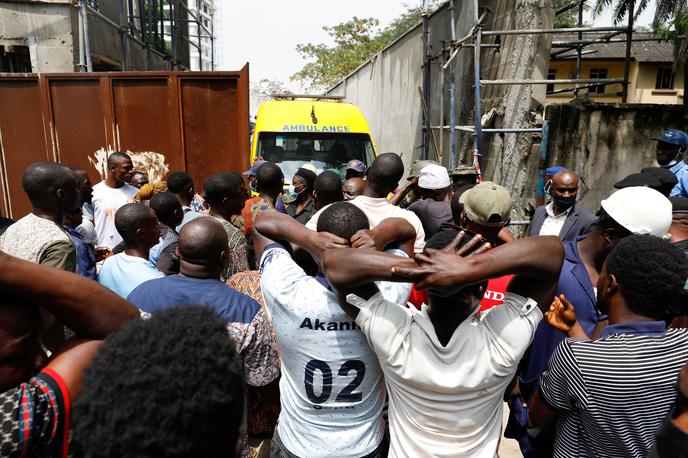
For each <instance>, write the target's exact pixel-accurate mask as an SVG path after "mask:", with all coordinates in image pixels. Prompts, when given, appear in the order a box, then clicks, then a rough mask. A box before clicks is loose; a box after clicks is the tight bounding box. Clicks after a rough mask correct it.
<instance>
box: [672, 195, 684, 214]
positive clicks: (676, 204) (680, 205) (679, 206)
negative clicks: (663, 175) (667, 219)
mask: <svg viewBox="0 0 688 458" xmlns="http://www.w3.org/2000/svg"><path fill="white" fill-rule="evenodd" d="M669 201H671V212H672V213H688V199H687V198H685V197H669Z"/></svg>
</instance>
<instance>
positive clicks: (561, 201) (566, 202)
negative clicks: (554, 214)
mask: <svg viewBox="0 0 688 458" xmlns="http://www.w3.org/2000/svg"><path fill="white" fill-rule="evenodd" d="M552 201H554V203H555V204H557V206H558V207H561V208H565V209H568V208H569V207H572V206H573V204H575V203H576V198H575V197H553V198H552Z"/></svg>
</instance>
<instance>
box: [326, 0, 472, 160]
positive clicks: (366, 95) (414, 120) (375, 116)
mask: <svg viewBox="0 0 688 458" xmlns="http://www.w3.org/2000/svg"><path fill="white" fill-rule="evenodd" d="M454 16H455V18H456V34H457V37H461V36H463V35H465V34H467V33H468V31H469V30H470V28H471V27H472V25H473V19H472V18H473V8H472V2H459V1H456V2H455V14H454ZM429 21H430V22H429V24H430V34H429V38H430V43H431V48H432V50H431V53H432V54H435V53H437V52H438V51H439V50H441V49H442V46H443V45H442V43H441V41H442V40H445V41H446V40H449V39H450V38H451V35H450V15H449V9H448V7H447V5H443V6H441V7H440V8H439V9H438V10H437V11H436V12H435V13H434V14H433V15H432V16H431V17H430V20H429ZM422 32H423V29H422V25H421V23H419V24H418V25H417V26H416V27H415V28H414V29H413V30H411V31H409V32H408V33H407V34H406V35H404V36H403V37H401V38H400V39H399V40H397V41H396V42H395V43H393V44H392V45H391V46H389V47H387V48H386V49H384V50H383V51H382V52H380V53H379V54H377V55H376V56H375V57H374V58H373V59H372V60H370V61H369V62H366V63H365V64H363V65H362V66H361V67H360V68H359V69H358V70H356V71H355V72H353V73H352V74H351V75H349V76H348V77H346V78H345V79H344V80H343V81H342V82H341V83H339V84H338V85H337V86H335V87H334V88H333V89H332V90H331V91H330V93H331V94H333V95H342V96H344V97H346V100H347V101H349V102H352V103H355V104H357V105H358V106H359V107H360V108H361V111H362V112H363V115H364V116H365V117H366V119H367V121H368V123H369V125H370V129H371V131H372V133H373V140H374V141H375V142H376V144H377V147H378V151H381V152H387V151H393V152H397V153H401V154H402V159H403V160H404V163H405V164H406V165H407V166H408V165H410V164H411V162H412V161H413V159H417V158H418V157H419V156H420V154H421V148H422V141H423V135H422V127H423V116H422V108H421V98H420V95H419V92H418V88H420V87H421V85H422V64H423V41H422V35H423V34H422ZM466 52H470V51H466V50H464V51H461V53H462V54H460V55H459V57H458V58H457V59H455V60H454V62H453V64H454V69H455V72H456V75H457V76H456V80H457V90H456V107H457V118H458V111H459V110H458V107H461V106H463V105H466V104H470V94H469V93H468V91H463V94H462V91H461V90H460V88H459V86H460V81H461V75H462V74H463V72H464V66H465V59H463V54H464V53H466ZM471 68H472V64H471ZM441 88H442V75H441V70H440V65H439V63H436V64H433V65H432V67H431V90H430V94H431V97H430V100H429V105H430V111H431V115H430V118H431V120H432V124H433V125H438V124H439V123H440V120H441V110H440V99H441V93H442V91H441ZM448 90H449V84H448V82H446V81H445V91H446V92H445V96H444V105H445V112H446V114H445V117H446V119H447V122H448V119H449V114H448V113H449V108H448V107H449V95H448ZM471 105H472V104H471ZM464 121H467V120H464ZM464 123H467V122H464ZM434 133H435V138H436V140H437V143H438V146H439V142H440V134H439V131H435V132H434ZM443 143H444V145H443V146H444V148H443V151H442V152H443V154H442V156H443V158H444V161H445V162H446V163H447V164H448V161H449V160H450V155H449V151H450V149H449V135H448V134H445V136H444V139H443ZM433 156H434V152H433V150H432V148H431V149H430V157H431V158H432V157H433Z"/></svg>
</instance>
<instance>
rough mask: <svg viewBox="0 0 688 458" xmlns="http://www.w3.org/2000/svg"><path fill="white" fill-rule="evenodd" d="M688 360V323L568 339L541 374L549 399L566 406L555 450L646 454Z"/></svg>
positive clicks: (562, 453) (624, 327) (558, 453)
mask: <svg viewBox="0 0 688 458" xmlns="http://www.w3.org/2000/svg"><path fill="white" fill-rule="evenodd" d="M687 360H688V329H669V330H666V327H665V323H664V322H663V321H651V322H643V323H623V324H617V325H612V326H607V327H606V328H604V329H603V330H602V334H601V338H600V339H598V340H593V341H590V340H570V339H567V340H565V341H563V342H562V343H561V344H559V346H558V347H557V349H556V350H555V351H554V354H553V355H552V359H551V360H550V363H549V368H548V370H547V371H546V372H545V373H544V374H543V375H542V378H541V380H540V394H541V398H542V400H543V401H544V403H545V404H546V405H549V406H550V407H552V408H554V409H556V410H558V411H559V413H560V415H559V418H558V420H557V437H556V441H555V444H554V456H555V457H569V456H590V457H609V458H612V457H614V458H615V457H621V456H624V457H645V456H647V454H648V452H649V450H650V448H651V447H652V445H653V444H654V442H655V437H656V434H657V430H658V429H659V427H660V425H661V424H662V421H663V420H664V418H665V417H666V415H667V413H668V412H669V409H670V408H671V405H672V404H673V402H674V400H675V399H676V380H677V378H678V374H679V371H680V370H681V367H683V365H684V364H685V363H686V361H687ZM676 456H678V455H676Z"/></svg>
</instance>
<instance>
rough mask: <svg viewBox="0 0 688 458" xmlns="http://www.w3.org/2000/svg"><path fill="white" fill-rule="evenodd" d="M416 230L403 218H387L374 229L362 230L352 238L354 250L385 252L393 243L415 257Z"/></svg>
mask: <svg viewBox="0 0 688 458" xmlns="http://www.w3.org/2000/svg"><path fill="white" fill-rule="evenodd" d="M415 241H416V230H415V229H414V228H413V226H412V225H411V223H409V222H408V221H406V220H405V219H403V218H387V219H385V220H383V221H382V222H381V223H380V224H378V225H377V226H375V228H374V229H369V230H365V229H364V230H360V231H358V232H357V233H355V234H354V236H353V237H352V238H351V246H352V247H353V248H374V249H376V250H378V251H384V250H385V248H387V246H388V245H390V244H392V243H396V244H398V245H399V246H400V247H401V248H403V249H404V250H405V251H406V253H408V254H409V256H411V257H412V256H413V244H414V243H415Z"/></svg>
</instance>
